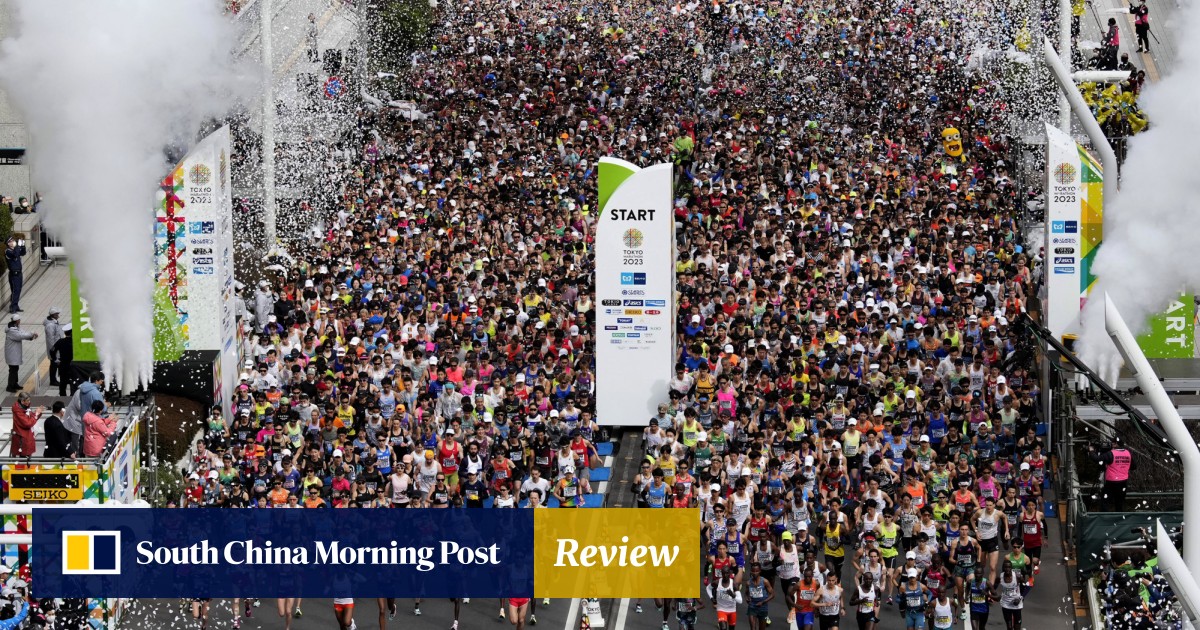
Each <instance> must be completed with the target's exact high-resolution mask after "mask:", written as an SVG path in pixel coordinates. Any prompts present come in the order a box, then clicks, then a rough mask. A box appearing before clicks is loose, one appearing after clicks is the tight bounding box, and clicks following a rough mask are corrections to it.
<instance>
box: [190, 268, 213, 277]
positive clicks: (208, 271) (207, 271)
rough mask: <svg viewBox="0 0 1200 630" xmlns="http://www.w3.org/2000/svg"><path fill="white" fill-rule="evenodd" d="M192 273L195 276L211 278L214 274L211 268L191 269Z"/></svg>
mask: <svg viewBox="0 0 1200 630" xmlns="http://www.w3.org/2000/svg"><path fill="white" fill-rule="evenodd" d="M192 273H193V274H195V275H197V276H211V275H214V274H215V273H216V272H215V271H214V270H213V268H212V267H192Z"/></svg>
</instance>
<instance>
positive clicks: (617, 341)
mask: <svg viewBox="0 0 1200 630" xmlns="http://www.w3.org/2000/svg"><path fill="white" fill-rule="evenodd" d="M608 343H611V344H613V345H617V344H619V343H621V340H620V339H609V340H608Z"/></svg>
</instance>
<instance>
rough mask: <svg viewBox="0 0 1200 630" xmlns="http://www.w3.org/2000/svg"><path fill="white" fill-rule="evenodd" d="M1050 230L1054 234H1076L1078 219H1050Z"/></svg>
mask: <svg viewBox="0 0 1200 630" xmlns="http://www.w3.org/2000/svg"><path fill="white" fill-rule="evenodd" d="M1050 231H1051V232H1052V233H1054V234H1076V233H1078V232H1079V222H1078V221H1051V222H1050Z"/></svg>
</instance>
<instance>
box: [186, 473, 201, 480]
mask: <svg viewBox="0 0 1200 630" xmlns="http://www.w3.org/2000/svg"><path fill="white" fill-rule="evenodd" d="M188 479H197V480H199V479H200V475H197V474H196V473H192V474H190V475H188Z"/></svg>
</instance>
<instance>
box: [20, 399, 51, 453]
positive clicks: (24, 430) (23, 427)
mask: <svg viewBox="0 0 1200 630" xmlns="http://www.w3.org/2000/svg"><path fill="white" fill-rule="evenodd" d="M45 410H46V409H45V407H38V408H36V409H34V408H33V407H32V403H31V401H30V398H29V394H27V393H25V392H21V393H19V394H17V402H16V403H14V404H13V406H12V412H13V431H12V452H11V455H12V456H13V457H33V455H34V453H35V452H36V451H37V440H36V439H35V438H34V436H33V427H34V426H36V425H37V422H38V419H39V418H41V415H42V412H44V411H45Z"/></svg>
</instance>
